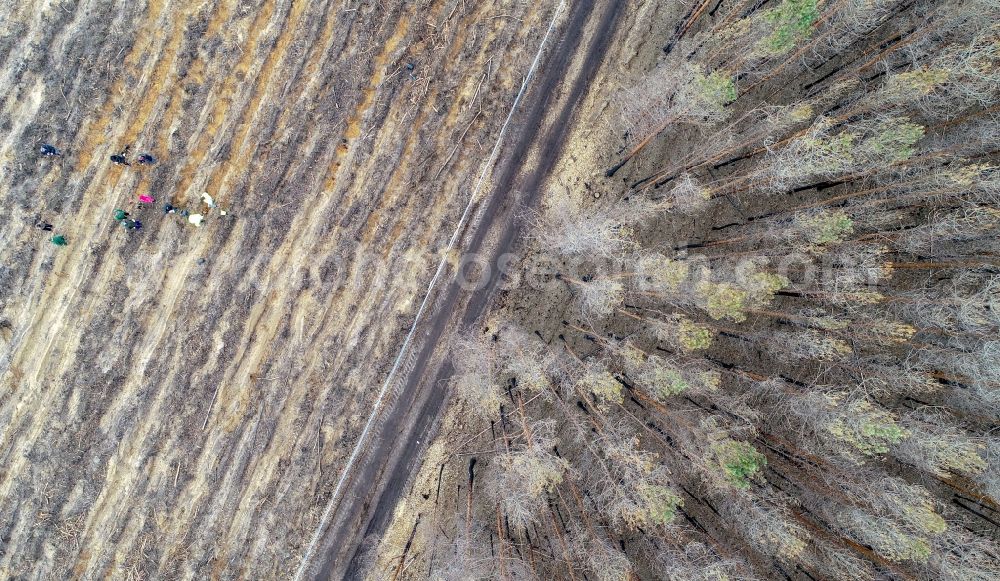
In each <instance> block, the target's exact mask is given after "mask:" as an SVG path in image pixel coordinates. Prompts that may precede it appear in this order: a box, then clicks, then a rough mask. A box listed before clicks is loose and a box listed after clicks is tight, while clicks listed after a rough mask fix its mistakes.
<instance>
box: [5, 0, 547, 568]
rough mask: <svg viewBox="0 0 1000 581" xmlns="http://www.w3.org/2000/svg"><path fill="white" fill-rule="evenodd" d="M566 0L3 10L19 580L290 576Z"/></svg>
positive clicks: (8, 509)
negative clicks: (51, 154)
mask: <svg viewBox="0 0 1000 581" xmlns="http://www.w3.org/2000/svg"><path fill="white" fill-rule="evenodd" d="M550 9H551V7H550V6H547V5H546V6H535V5H534V4H524V3H520V2H514V1H510V2H496V3H466V2H462V1H461V0H424V1H420V2H407V3H381V4H374V5H370V4H363V3H362V4H357V5H355V4H354V3H351V4H350V5H348V4H346V3H343V2H337V1H333V0H331V1H328V2H324V1H315V2H308V3H307V2H289V1H278V0H263V1H256V2H235V1H222V2H218V3H198V2H169V1H166V0H154V1H152V2H149V3H141V2H140V3H132V4H128V3H126V4H120V5H119V4H117V3H115V4H112V3H108V2H101V1H96V0H95V1H88V0H80V1H78V2H73V1H64V2H60V1H55V2H41V1H39V2H24V3H6V4H4V6H3V7H0V23H2V24H3V25H2V26H0V31H2V32H0V61H2V62H3V65H2V69H0V86H3V87H5V88H8V89H10V90H7V91H5V96H4V97H3V98H2V100H0V105H2V107H0V127H2V128H3V138H2V140H0V241H2V243H0V380H2V381H0V385H2V387H0V459H2V461H0V466H2V468H0V576H3V577H5V578H18V579H20V578H24V579H57V578H58V579H64V578H198V579H204V578H258V579H263V578H286V577H288V576H289V574H290V572H291V571H293V570H294V569H295V567H297V566H298V561H299V557H300V555H301V552H302V551H303V545H304V544H305V543H306V542H307V541H308V537H309V535H310V534H311V533H312V530H313V529H314V528H315V525H316V523H317V521H318V518H319V514H318V513H319V512H320V511H321V510H322V507H323V506H324V505H325V499H326V496H327V495H328V494H329V492H330V488H331V486H332V482H333V481H334V480H335V478H336V474H337V473H338V472H339V467H340V464H341V463H342V462H343V459H344V457H345V455H346V454H347V453H348V452H349V450H350V449H351V447H352V444H353V439H354V438H355V437H356V434H357V430H358V427H359V425H360V424H361V423H362V422H363V421H364V419H365V416H366V413H367V409H366V406H367V405H368V404H369V403H370V400H371V398H372V397H373V396H374V393H375V391H377V388H378V385H379V384H380V383H381V380H382V378H383V377H384V374H385V373H386V371H387V367H388V364H389V363H390V362H391V360H392V358H393V357H394V356H395V352H396V348H397V347H398V342H399V340H400V338H401V336H402V334H403V332H405V330H406V329H407V328H408V326H409V320H410V318H411V317H412V315H413V312H414V311H415V309H416V305H417V304H419V301H420V299H421V298H422V297H421V293H422V292H423V289H424V288H426V284H427V281H428V279H429V278H430V275H431V269H432V268H433V266H434V265H436V263H437V260H438V258H439V257H438V256H437V254H436V251H435V249H437V248H440V247H442V245H443V244H444V243H445V242H446V239H447V236H448V235H450V232H451V228H452V224H454V221H455V220H456V219H457V215H458V213H459V212H460V211H461V209H462V207H464V204H465V201H466V199H467V194H468V190H469V186H470V182H471V181H472V180H473V179H474V178H475V176H476V175H478V169H479V167H480V165H481V163H482V161H483V160H484V159H485V157H486V156H487V155H488V151H487V150H488V148H489V147H490V145H491V144H492V142H493V139H494V138H495V135H496V133H497V132H498V130H499V126H500V124H501V123H502V121H503V115H504V114H505V113H506V111H507V110H508V108H509V106H510V103H511V101H512V99H513V94H514V93H515V92H516V90H517V87H518V85H519V84H520V81H521V78H520V75H521V74H522V71H524V70H526V69H527V65H528V61H529V60H530V59H531V58H532V57H533V56H534V54H533V51H534V48H535V47H537V46H538V41H539V37H540V35H541V33H542V32H544V24H543V23H544V22H547V20H546V17H547V16H548V14H547V13H548V12H549V10H550ZM407 64H413V65H414V66H413V70H412V71H410V70H408V67H407ZM43 142H45V143H51V144H53V145H55V146H56V147H58V148H60V149H61V150H62V151H63V156H62V157H59V158H42V157H41V156H39V155H38V154H37V149H38V147H39V145H40V144H41V143H43ZM126 146H131V152H132V153H131V155H132V156H134V155H135V154H136V153H138V152H142V151H149V152H151V153H152V154H153V155H154V156H156V158H157V159H158V160H159V161H158V163H157V164H156V165H154V166H152V167H148V168H140V167H137V166H135V165H133V166H132V167H119V166H115V165H113V164H111V163H110V161H109V159H108V156H109V155H110V154H112V153H117V152H118V151H120V150H122V149H123V148H124V147H126ZM202 192H209V193H210V194H211V195H212V196H213V197H214V198H215V200H216V202H217V203H218V204H219V206H220V208H224V209H225V210H227V212H228V215H227V216H221V215H220V213H219V211H218V209H214V210H213V209H209V208H207V207H205V206H204V205H202V204H201V202H200V201H199V198H200V195H201V193H202ZM140 194H148V195H152V196H154V197H155V198H156V203H155V204H154V205H152V207H147V208H139V207H137V205H136V203H135V200H136V199H137V196H138V195H140ZM165 202H170V203H172V204H173V205H175V206H179V207H186V208H188V209H189V210H190V211H192V212H202V213H205V214H206V216H207V218H206V221H205V224H204V225H203V226H202V227H200V228H196V227H194V226H192V225H189V224H186V223H184V221H183V219H182V218H181V217H180V216H178V215H176V214H173V215H164V214H163V213H162V212H161V211H160V209H159V208H160V206H161V205H162V204H163V203H165ZM115 208H123V209H126V210H128V211H130V212H131V213H132V214H133V216H135V217H138V218H140V219H141V220H142V221H143V223H144V228H143V229H142V230H140V231H137V232H129V231H126V230H124V229H123V228H121V227H120V226H119V225H117V224H116V223H115V222H114V220H113V219H112V213H113V210H114V209H115ZM38 217H40V218H41V219H43V220H45V221H47V222H50V223H52V224H53V226H54V232H53V234H62V235H64V236H65V237H66V238H67V240H68V241H69V245H68V246H65V247H57V246H55V245H53V244H50V243H49V242H48V240H47V239H48V237H49V236H50V234H49V233H45V232H41V231H40V230H37V229H34V228H33V227H32V224H33V223H34V221H35V219H36V218H38Z"/></svg>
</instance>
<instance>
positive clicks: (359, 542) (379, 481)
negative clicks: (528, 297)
mask: <svg viewBox="0 0 1000 581" xmlns="http://www.w3.org/2000/svg"><path fill="white" fill-rule="evenodd" d="M620 8H621V2H618V1H616V2H607V3H600V5H597V4H596V3H595V2H592V1H584V2H578V3H575V4H574V5H573V6H572V8H571V9H570V13H569V15H568V17H567V20H566V22H565V24H564V25H563V26H562V27H561V29H560V31H559V34H560V36H559V39H558V42H557V43H555V45H554V48H553V49H552V51H551V52H550V53H549V54H548V55H547V56H546V59H545V62H544V63H543V71H542V72H541V74H540V76H539V79H538V81H537V82H536V84H534V85H533V86H532V87H531V88H530V89H529V90H528V92H527V97H526V99H525V102H524V108H523V109H522V112H521V113H519V114H518V115H517V117H516V123H517V130H516V131H515V132H514V134H513V135H512V136H511V139H510V145H509V146H507V147H506V148H505V151H504V155H503V158H502V160H501V162H500V164H499V166H498V168H497V171H496V174H495V178H494V179H493V190H492V192H491V193H490V195H489V196H488V197H487V198H486V202H485V204H484V205H483V207H482V208H480V209H479V211H478V218H477V220H476V221H474V222H473V223H472V225H471V226H470V227H469V229H468V232H467V233H466V236H465V240H463V243H462V244H461V245H460V246H459V247H460V248H461V249H463V251H464V252H467V253H476V254H479V255H480V256H485V257H489V259H488V263H489V264H490V265H491V266H492V268H491V270H490V275H489V278H488V279H484V280H482V281H480V284H479V285H477V286H478V290H472V291H468V290H463V288H462V287H461V286H460V285H459V284H458V283H457V282H455V281H452V282H451V283H449V284H448V285H447V286H446V287H444V288H442V289H441V291H440V296H438V297H435V298H432V300H433V301H434V305H435V306H434V311H433V314H432V316H430V317H428V318H427V320H426V323H425V324H424V325H423V328H421V329H420V330H419V336H420V341H419V342H418V343H417V346H416V347H415V349H414V355H413V356H412V358H411V359H409V360H408V361H407V365H406V371H407V372H406V373H405V375H404V376H403V377H402V378H401V383H400V384H399V386H398V388H397V395H396V397H395V398H394V399H393V400H392V402H391V403H390V404H389V405H388V406H386V408H385V410H384V412H381V413H380V414H379V418H378V420H377V421H378V423H379V429H378V431H377V432H376V433H375V435H374V436H373V437H372V438H371V440H370V442H369V444H368V445H367V446H366V447H365V456H364V457H363V458H362V459H361V460H360V462H358V463H357V464H356V466H355V469H354V470H353V471H352V473H351V474H348V475H346V477H345V479H346V485H345V490H344V492H343V494H342V495H341V497H340V499H338V500H337V501H336V506H334V507H333V508H334V517H333V519H332V521H331V524H330V526H329V528H328V529H326V530H325V531H324V532H323V533H322V535H323V536H322V541H321V549H322V552H321V554H322V555H323V556H324V558H323V559H322V561H321V562H317V563H315V564H312V565H311V566H310V567H309V568H307V572H308V574H309V575H311V576H314V577H315V578H317V579H357V578H359V577H360V576H361V575H362V574H363V570H364V567H365V566H366V562H367V560H368V558H369V557H370V555H368V554H367V552H366V550H367V549H369V548H371V547H372V543H373V541H374V540H376V539H378V538H379V537H380V536H381V534H383V532H384V531H385V528H386V526H387V525H388V523H389V520H390V519H391V517H392V513H393V509H394V507H395V505H396V503H397V501H398V499H399V498H400V495H401V493H402V491H403V488H404V486H405V484H406V482H407V480H408V478H410V477H411V476H412V474H413V472H414V470H415V469H416V463H417V460H418V458H419V457H420V454H421V451H422V449H423V447H424V445H425V444H426V443H427V442H429V441H430V439H431V438H432V436H433V433H432V432H433V430H434V425H435V422H436V420H437V418H438V415H439V413H440V411H441V409H442V407H443V404H444V403H445V401H446V400H447V398H448V393H447V386H446V381H445V380H446V378H447V377H448V376H449V375H450V366H449V365H448V364H447V361H446V359H445V357H444V355H445V353H444V352H445V351H446V349H447V343H446V338H447V336H448V334H449V332H450V331H452V330H454V329H455V328H463V327H468V326H470V325H473V324H476V322H477V320H478V319H480V318H481V316H482V315H483V313H484V312H485V310H486V307H487V306H488V305H489V303H490V300H491V298H492V297H493V296H494V294H495V291H496V289H497V288H498V286H499V285H500V284H501V282H502V280H503V276H502V273H501V272H500V269H499V268H497V266H498V264H499V263H500V260H501V258H500V257H502V256H503V255H504V254H505V253H507V252H509V251H510V250H511V249H512V248H513V245H514V244H515V242H516V241H517V239H518V235H519V234H520V233H521V232H522V223H521V222H522V221H521V220H520V219H518V216H519V215H520V212H519V210H520V209H522V208H524V207H531V206H534V205H535V203H536V200H537V198H538V195H539V192H540V189H541V188H542V187H543V185H544V181H545V178H546V177H547V176H548V175H549V172H550V170H551V168H552V164H553V163H554V162H555V161H556V160H557V159H558V158H559V154H560V151H561V146H562V144H563V140H564V137H565V135H566V132H567V130H568V128H569V126H570V123H571V121H572V117H573V113H574V111H575V108H576V105H577V104H578V102H579V100H580V98H581V97H582V95H583V94H584V92H585V90H586V89H587V86H588V81H589V79H590V76H591V74H592V72H593V71H594V70H595V68H596V67H597V66H598V65H599V64H600V63H601V60H602V57H603V55H604V49H605V48H606V46H607V43H608V42H609V40H610V38H611V36H612V34H613V32H614V27H615V24H616V23H617V17H618V16H619V14H620ZM584 30H589V31H590V34H583V31H584ZM570 71H573V73H574V74H573V75H571V76H568V75H567V73H568V72H570Z"/></svg>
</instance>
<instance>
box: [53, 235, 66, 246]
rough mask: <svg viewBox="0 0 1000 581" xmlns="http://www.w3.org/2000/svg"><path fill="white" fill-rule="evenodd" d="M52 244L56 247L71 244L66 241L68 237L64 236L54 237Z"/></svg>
mask: <svg viewBox="0 0 1000 581" xmlns="http://www.w3.org/2000/svg"><path fill="white" fill-rule="evenodd" d="M52 243H53V244H55V245H56V246H66V245H67V244H69V242H67V241H66V237H65V236H63V235H62V234H56V235H55V236H53V237H52Z"/></svg>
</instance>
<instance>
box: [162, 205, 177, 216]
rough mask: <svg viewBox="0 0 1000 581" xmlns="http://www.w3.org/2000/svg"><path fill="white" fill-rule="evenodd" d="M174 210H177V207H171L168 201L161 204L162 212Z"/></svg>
mask: <svg viewBox="0 0 1000 581" xmlns="http://www.w3.org/2000/svg"><path fill="white" fill-rule="evenodd" d="M176 210H177V208H175V207H173V206H172V205H170V204H169V203H168V204H163V213H164V214H173V213H174V211H176Z"/></svg>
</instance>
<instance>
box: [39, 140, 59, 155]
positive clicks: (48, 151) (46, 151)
mask: <svg viewBox="0 0 1000 581" xmlns="http://www.w3.org/2000/svg"><path fill="white" fill-rule="evenodd" d="M38 153H41V154H42V155H44V156H45V157H58V156H60V155H62V154H61V153H59V150H58V149H56V148H55V146H54V145H49V144H48V143H43V144H42V146H41V147H39V148H38Z"/></svg>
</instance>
